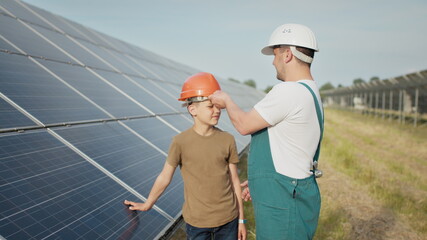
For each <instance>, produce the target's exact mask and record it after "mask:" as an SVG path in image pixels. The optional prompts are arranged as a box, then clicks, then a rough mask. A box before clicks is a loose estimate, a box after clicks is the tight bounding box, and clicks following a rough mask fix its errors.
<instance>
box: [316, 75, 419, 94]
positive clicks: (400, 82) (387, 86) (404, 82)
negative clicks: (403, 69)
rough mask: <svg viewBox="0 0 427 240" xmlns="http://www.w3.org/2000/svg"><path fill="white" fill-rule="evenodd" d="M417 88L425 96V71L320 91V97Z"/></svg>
mask: <svg viewBox="0 0 427 240" xmlns="http://www.w3.org/2000/svg"><path fill="white" fill-rule="evenodd" d="M406 88H418V89H419V90H420V91H421V92H422V94H423V95H427V69H426V70H423V71H419V72H414V73H410V74H405V75H402V76H398V77H394V78H388V79H384V80H381V81H373V82H365V83H357V84H354V85H352V86H349V87H341V88H336V89H331V90H325V91H322V95H325V96H329V95H331V96H332V95H340V94H343V93H356V92H358V93H361V92H375V91H385V90H399V89H406Z"/></svg>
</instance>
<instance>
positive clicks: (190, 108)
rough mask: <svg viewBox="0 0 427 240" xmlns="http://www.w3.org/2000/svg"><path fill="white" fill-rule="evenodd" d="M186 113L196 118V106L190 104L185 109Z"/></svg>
mask: <svg viewBox="0 0 427 240" xmlns="http://www.w3.org/2000/svg"><path fill="white" fill-rule="evenodd" d="M187 110H188V112H189V113H190V114H191V115H192V116H196V115H197V107H196V104H191V105H189V106H188V107H187Z"/></svg>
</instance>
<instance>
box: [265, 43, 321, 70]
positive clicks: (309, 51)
mask: <svg viewBox="0 0 427 240" xmlns="http://www.w3.org/2000/svg"><path fill="white" fill-rule="evenodd" d="M276 47H280V48H281V49H282V50H280V52H281V53H283V51H284V49H289V48H290V47H291V46H290V45H277V46H274V47H273V48H276ZM295 48H296V49H297V50H298V51H300V52H302V53H303V54H304V55H307V56H309V57H312V58H313V57H314V50H313V49H309V48H305V47H297V46H295ZM295 58H296V59H297V60H298V62H300V63H304V64H308V66H309V67H311V63H306V62H304V61H301V59H298V58H297V57H295Z"/></svg>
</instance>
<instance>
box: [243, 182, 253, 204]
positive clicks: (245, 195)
mask: <svg viewBox="0 0 427 240" xmlns="http://www.w3.org/2000/svg"><path fill="white" fill-rule="evenodd" d="M240 187H242V189H243V190H242V199H243V200H245V202H247V201H252V197H251V193H250V192H249V186H248V180H246V181H244V182H243V183H242V184H240Z"/></svg>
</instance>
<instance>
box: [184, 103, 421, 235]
mask: <svg viewBox="0 0 427 240" xmlns="http://www.w3.org/2000/svg"><path fill="white" fill-rule="evenodd" d="M325 116H326V119H325V133H324V140H323V143H322V150H321V155H320V160H319V162H320V164H319V166H320V169H321V170H322V171H323V172H324V176H323V177H322V178H319V179H318V183H319V186H320V191H321V194H322V208H321V215H320V221H319V226H318V229H317V233H316V236H315V239H316V240H324V239H326V240H341V239H342V240H382V239H393V240H399V239H402V240H413V239H414V240H418V239H419V240H422V239H427V237H425V236H427V126H425V125H424V126H419V127H417V128H414V127H413V126H412V125H409V124H408V125H399V124H397V123H396V122H389V121H388V120H385V121H384V120H381V119H380V118H375V117H373V116H366V115H361V114H359V113H353V112H347V111H342V110H341V111H340V110H333V109H326V110H325ZM239 169H240V175H241V180H242V181H243V180H245V179H246V156H245V155H244V156H243V157H242V159H241V163H240V164H239ZM245 216H246V218H248V224H247V228H248V239H255V235H256V232H255V221H254V219H253V212H252V205H251V202H247V203H245ZM176 239H181V238H176ZM182 239H185V237H183V238H182Z"/></svg>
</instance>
